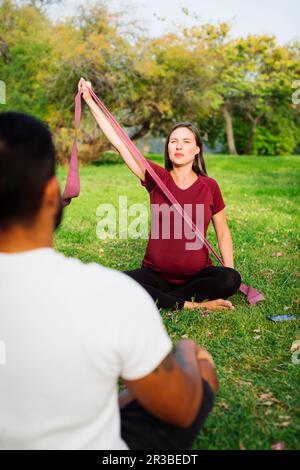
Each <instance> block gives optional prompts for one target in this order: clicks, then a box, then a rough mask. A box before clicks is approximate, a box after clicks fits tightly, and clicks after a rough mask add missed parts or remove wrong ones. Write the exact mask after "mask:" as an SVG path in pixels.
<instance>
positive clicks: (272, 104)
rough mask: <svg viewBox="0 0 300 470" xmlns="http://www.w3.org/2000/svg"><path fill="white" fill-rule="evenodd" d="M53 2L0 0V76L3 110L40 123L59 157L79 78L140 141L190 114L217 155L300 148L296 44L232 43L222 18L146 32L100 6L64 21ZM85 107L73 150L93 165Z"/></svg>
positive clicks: (103, 145)
mask: <svg viewBox="0 0 300 470" xmlns="http://www.w3.org/2000/svg"><path fill="white" fill-rule="evenodd" d="M53 3H58V5H60V1H58V0H27V1H26V0H23V1H12V0H0V31H1V33H0V79H1V80H3V81H4V82H5V83H6V90H7V102H6V104H5V105H1V110H3V111H4V110H6V109H13V110H18V111H24V112H29V113H31V114H34V115H36V116H38V117H40V118H41V119H43V120H44V121H46V122H47V123H48V125H49V126H50V128H51V130H52V132H53V134H54V138H55V142H56V146H57V150H58V157H59V161H60V162H61V163H64V162H66V161H67V159H68V158H69V154H70V149H71V145H72V139H73V113H74V95H75V93H76V89H77V83H78V80H79V78H80V77H81V76H83V77H84V78H86V79H89V80H90V81H91V82H92V84H93V87H94V89H95V92H96V93H97V94H98V96H99V97H100V98H101V99H102V100H103V101H104V103H105V104H106V105H107V107H108V108H109V109H110V110H111V112H113V114H114V115H115V116H116V118H117V119H118V120H119V121H120V123H121V125H123V126H124V127H125V128H126V130H127V131H128V133H129V135H130V137H131V138H132V139H134V140H136V141H139V139H140V138H142V137H143V138H144V142H147V139H148V141H149V140H150V139H151V138H153V137H162V136H165V135H166V133H167V132H168V130H169V128H170V127H171V125H173V124H174V123H175V122H178V121H186V120H188V121H193V122H195V123H196V124H197V125H198V126H199V127H200V129H201V133H202V136H203V138H204V140H205V142H206V144H207V145H209V146H210V148H211V149H214V148H215V149H217V150H218V151H220V152H227V153H229V154H255V155H286V154H292V153H296V152H299V150H300V133H299V124H300V122H299V121H300V118H299V105H297V104H293V103H292V98H291V97H292V93H293V92H294V90H293V89H292V84H293V82H294V81H295V80H297V79H300V60H299V59H300V45H299V43H297V42H294V43H293V44H287V45H279V44H278V43H277V40H276V38H275V37H270V36H266V35H262V36H257V35H251V36H248V37H246V38H238V39H232V38H231V36H230V26H229V25H228V24H227V23H220V24H218V25H213V24H201V22H200V20H199V25H197V27H195V26H194V27H191V28H185V27H180V26H179V27H178V29H177V31H176V34H175V33H172V34H171V33H168V34H164V35H162V36H160V37H156V38H149V37H147V36H146V35H145V34H144V33H143V30H142V29H141V27H140V25H138V24H134V23H126V21H125V16H124V12H122V11H120V12H118V13H113V12H112V11H110V10H109V8H108V6H107V4H105V3H101V2H98V3H97V5H96V6H92V7H80V8H79V9H78V11H77V13H76V15H75V16H74V17H69V18H67V19H65V20H64V21H53V20H51V19H50V18H49V16H48V15H47V8H48V6H49V5H51V4H53ZM186 14H188V13H186ZM83 113H84V119H83V120H82V123H81V126H80V131H79V144H80V148H79V155H80V158H81V160H83V161H85V162H90V161H92V160H96V159H99V157H100V155H101V154H102V153H103V152H104V151H105V150H107V149H108V148H110V146H109V143H108V142H107V140H106V139H105V138H104V137H103V136H102V134H101V132H100V131H99V130H98V128H97V125H96V123H95V120H94V119H93V117H92V116H91V114H90V113H89V111H88V110H87V109H85V108H84V109H83ZM145 148H146V147H145Z"/></svg>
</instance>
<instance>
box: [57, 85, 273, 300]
mask: <svg viewBox="0 0 300 470" xmlns="http://www.w3.org/2000/svg"><path fill="white" fill-rule="evenodd" d="M89 92H90V94H91V96H92V97H93V98H94V100H95V101H96V103H97V104H98V106H99V107H100V109H101V110H102V111H103V113H104V114H105V116H106V117H107V119H108V121H109V122H110V124H111V125H112V126H113V128H114V130H115V131H116V132H117V134H118V136H119V137H120V139H121V140H122V142H123V143H124V144H125V145H126V147H127V148H128V150H129V151H130V152H131V154H132V156H133V157H134V158H135V159H136V160H138V161H139V162H141V163H142V165H143V166H144V167H145V168H146V169H147V171H148V172H149V173H150V175H151V176H152V178H153V179H154V181H155V182H156V184H157V185H158V186H159V188H160V189H161V190H162V192H163V193H164V194H165V196H166V197H167V198H168V200H169V201H170V202H171V203H172V204H173V205H174V207H175V209H176V210H177V212H179V214H180V215H181V216H182V217H183V219H184V221H185V222H186V223H187V225H188V226H189V227H190V228H191V230H192V231H193V232H194V233H195V235H196V236H197V237H198V238H199V239H200V240H201V242H202V243H203V244H204V245H205V246H206V247H207V248H208V250H209V251H211V252H212V254H213V255H214V257H215V258H216V259H217V260H218V261H219V263H220V264H221V265H222V266H224V263H223V261H222V260H221V258H220V257H219V256H218V254H217V253H216V252H215V250H214V248H213V247H212V246H211V245H210V243H209V242H208V241H207V240H206V238H205V237H204V235H203V234H202V233H201V232H200V230H199V229H198V227H196V225H195V224H194V222H193V221H192V219H191V218H190V216H189V215H188V214H187V213H186V212H185V211H184V210H183V208H182V207H181V206H180V204H179V203H178V202H177V199H176V198H175V197H174V196H173V194H172V193H171V192H170V191H169V189H168V188H167V187H166V185H165V184H164V183H163V181H162V180H161V179H160V177H159V176H158V175H157V173H156V172H155V171H154V170H153V168H152V167H151V165H150V163H149V162H148V161H147V160H146V158H145V157H144V156H143V155H142V154H141V152H140V151H139V150H138V148H137V147H136V146H135V145H134V143H133V142H132V141H131V140H130V138H129V137H128V135H127V134H126V132H125V131H124V129H122V127H121V126H120V125H119V123H118V122H117V120H116V119H115V118H114V116H113V115H112V114H111V113H110V112H109V111H108V109H107V108H106V107H105V106H104V104H103V103H102V102H101V101H100V100H99V98H98V96H97V95H96V94H95V93H94V91H93V90H92V89H91V88H89ZM81 94H82V92H81V91H79V92H78V93H77V95H76V96H75V122H74V124H75V136H74V142H73V147H72V153H71V160H70V167H69V172H68V176H67V182H66V187H65V190H64V194H63V200H64V206H66V205H68V204H70V202H71V200H72V198H74V197H78V196H79V192H80V180H79V170H78V153H77V129H78V126H79V122H80V117H81ZM239 290H240V291H241V292H243V294H245V295H246V296H247V300H248V302H249V303H250V304H256V303H257V302H259V301H261V300H264V296H263V295H262V294H261V293H260V292H258V291H257V290H256V289H254V288H253V287H251V286H246V285H245V284H243V283H242V284H241V285H240V288H239Z"/></svg>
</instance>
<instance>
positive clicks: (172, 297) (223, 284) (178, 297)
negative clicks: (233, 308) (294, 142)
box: [124, 266, 241, 309]
mask: <svg viewBox="0 0 300 470" xmlns="http://www.w3.org/2000/svg"><path fill="white" fill-rule="evenodd" d="M124 273H125V274H127V275H128V276H130V277H131V278H132V279H134V280H135V281H137V282H138V283H139V284H141V286H143V287H144V289H146V291H147V292H149V294H150V295H151V297H152V298H153V300H154V301H155V302H156V303H157V307H158V308H170V309H176V308H178V309H181V308H183V305H184V302H185V301H191V300H193V301H194V302H203V300H214V299H226V298H227V297H230V296H231V295H233V294H234V293H235V292H236V291H237V290H238V288H239V287H240V284H241V276H240V274H239V273H238V271H236V270H235V269H232V268H225V267H222V266H208V267H207V268H203V269H201V270H200V271H199V272H198V273H197V274H196V275H195V276H193V277H192V278H191V279H190V280H189V281H187V282H186V283H185V284H180V285H178V284H171V283H170V282H167V281H165V280H164V279H162V278H161V277H160V276H159V275H158V274H157V273H156V272H155V271H153V270H152V269H149V268H144V267H142V268H140V269H134V270H132V271H124Z"/></svg>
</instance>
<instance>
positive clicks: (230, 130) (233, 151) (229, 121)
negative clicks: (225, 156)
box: [223, 105, 237, 155]
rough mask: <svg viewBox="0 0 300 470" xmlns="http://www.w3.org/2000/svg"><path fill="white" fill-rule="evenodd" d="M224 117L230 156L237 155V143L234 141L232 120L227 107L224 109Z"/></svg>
mask: <svg viewBox="0 0 300 470" xmlns="http://www.w3.org/2000/svg"><path fill="white" fill-rule="evenodd" d="M223 116H224V121H225V130H226V136H227V145H228V152H229V155H237V151H236V147H235V141H234V133H233V126H232V118H231V114H230V112H229V110H228V108H227V106H226V105H225V106H224V108H223Z"/></svg>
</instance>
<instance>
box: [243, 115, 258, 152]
mask: <svg viewBox="0 0 300 470" xmlns="http://www.w3.org/2000/svg"><path fill="white" fill-rule="evenodd" d="M255 131H256V123H252V127H251V131H250V135H249V139H248V142H247V144H246V147H245V150H244V154H245V155H250V154H251V152H252V147H253V141H254V136H255Z"/></svg>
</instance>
